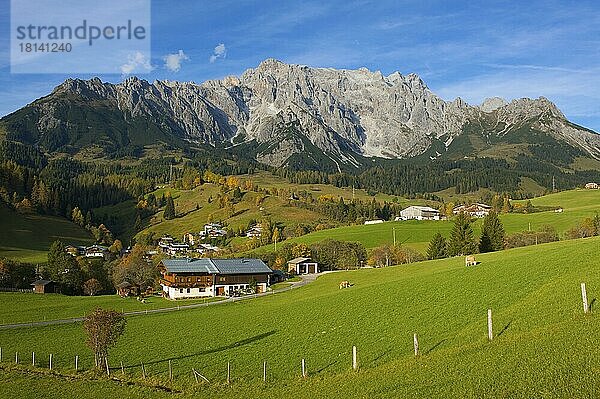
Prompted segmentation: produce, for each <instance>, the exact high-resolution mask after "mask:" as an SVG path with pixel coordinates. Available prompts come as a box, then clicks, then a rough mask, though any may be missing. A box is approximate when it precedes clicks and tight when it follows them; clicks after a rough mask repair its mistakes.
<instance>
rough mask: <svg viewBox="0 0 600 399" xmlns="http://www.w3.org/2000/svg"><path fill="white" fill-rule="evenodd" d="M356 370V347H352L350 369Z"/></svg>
mask: <svg viewBox="0 0 600 399" xmlns="http://www.w3.org/2000/svg"><path fill="white" fill-rule="evenodd" d="M357 368H358V362H357V359H356V346H353V347H352V369H353V370H356V369H357Z"/></svg>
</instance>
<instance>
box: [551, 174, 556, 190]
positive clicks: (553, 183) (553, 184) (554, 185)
mask: <svg viewBox="0 0 600 399" xmlns="http://www.w3.org/2000/svg"><path fill="white" fill-rule="evenodd" d="M555 191H556V180H555V178H554V176H552V192H555Z"/></svg>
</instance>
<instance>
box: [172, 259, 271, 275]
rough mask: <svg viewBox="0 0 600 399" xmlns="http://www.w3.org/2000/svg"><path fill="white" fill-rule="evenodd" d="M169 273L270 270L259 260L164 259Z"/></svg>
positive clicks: (256, 272)
mask: <svg viewBox="0 0 600 399" xmlns="http://www.w3.org/2000/svg"><path fill="white" fill-rule="evenodd" d="M162 263H163V265H164V267H165V268H166V269H167V272H169V273H207V274H263V273H268V274H270V273H272V270H271V269H270V268H269V267H268V266H267V265H265V264H264V262H263V261H262V260H260V259H247V258H244V259H211V258H200V259H165V260H163V262H162Z"/></svg>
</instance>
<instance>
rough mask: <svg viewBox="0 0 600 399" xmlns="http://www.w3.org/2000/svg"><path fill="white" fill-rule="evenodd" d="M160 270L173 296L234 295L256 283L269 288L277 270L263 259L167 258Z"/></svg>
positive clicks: (168, 294)
mask: <svg viewBox="0 0 600 399" xmlns="http://www.w3.org/2000/svg"><path fill="white" fill-rule="evenodd" d="M160 270H161V274H162V278H161V280H160V285H161V286H162V288H163V293H164V295H165V296H166V297H167V298H169V299H180V298H198V297H212V296H232V295H235V294H237V293H239V292H241V291H244V290H249V289H251V288H252V287H251V286H252V285H254V284H256V292H259V293H260V292H265V291H266V290H267V287H268V285H269V283H270V281H269V277H270V275H271V273H273V271H272V270H271V269H270V268H269V267H268V266H267V265H265V264H264V263H263V261H261V260H260V259H212V258H201V259H189V258H186V259H165V260H163V261H162V263H161V265H160Z"/></svg>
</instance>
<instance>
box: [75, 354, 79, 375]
mask: <svg viewBox="0 0 600 399" xmlns="http://www.w3.org/2000/svg"><path fill="white" fill-rule="evenodd" d="M77 371H79V355H75V372H77Z"/></svg>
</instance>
